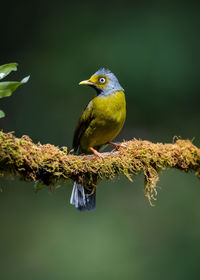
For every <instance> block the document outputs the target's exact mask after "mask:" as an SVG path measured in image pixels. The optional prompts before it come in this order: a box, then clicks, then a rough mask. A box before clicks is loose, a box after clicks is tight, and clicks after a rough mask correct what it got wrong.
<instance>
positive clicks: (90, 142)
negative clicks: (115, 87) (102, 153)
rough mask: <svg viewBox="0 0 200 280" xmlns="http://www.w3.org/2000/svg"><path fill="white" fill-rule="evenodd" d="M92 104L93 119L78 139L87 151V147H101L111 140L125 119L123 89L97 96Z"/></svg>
mask: <svg viewBox="0 0 200 280" xmlns="http://www.w3.org/2000/svg"><path fill="white" fill-rule="evenodd" d="M88 106H92V112H93V113H92V115H93V119H92V121H91V123H90V125H89V126H88V128H87V129H86V131H85V132H84V134H83V135H82V137H81V139H80V147H81V150H82V151H84V152H89V147H97V148H99V147H101V146H102V145H104V144H106V143H107V142H109V141H112V140H113V139H114V138H115V137H116V136H117V135H118V133H119V132H120V130H121V129H122V127H123V125H124V122H125V119H126V100H125V95H124V92H123V91H116V92H114V93H112V94H109V95H108V96H100V95H99V96H97V97H95V98H93V99H92V101H91V102H90V103H89V105H88Z"/></svg>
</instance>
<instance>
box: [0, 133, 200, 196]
mask: <svg viewBox="0 0 200 280" xmlns="http://www.w3.org/2000/svg"><path fill="white" fill-rule="evenodd" d="M124 145H126V148H124V147H122V148H120V149H119V150H118V151H116V152H110V153H104V159H100V158H97V157H96V156H93V155H79V156H77V155H72V154H70V153H69V152H67V148H66V147H62V148H58V147H55V146H54V145H51V144H46V145H41V144H40V143H38V144H34V143H33V142H32V140H31V139H30V138H29V137H28V136H23V137H22V138H16V137H15V136H14V135H13V133H4V132H2V131H0V175H1V176H5V175H6V174H10V175H14V176H15V175H18V176H20V178H21V179H22V180H25V181H38V182H41V183H43V184H45V185H48V186H49V187H50V188H54V186H55V184H56V182H58V181H60V180H69V179H71V180H77V181H78V182H81V183H83V184H84V186H86V185H87V184H94V182H95V183H96V182H97V181H99V180H101V179H103V178H106V179H113V178H114V177H115V176H117V175H119V174H124V175H125V176H126V177H128V179H130V180H132V179H131V175H136V174H138V173H139V172H143V174H144V177H145V195H146V196H147V197H148V199H149V201H151V199H152V198H155V196H156V194H157V192H156V183H157V181H158V178H159V172H160V171H161V170H164V169H166V168H176V169H179V170H183V171H186V172H188V171H194V172H195V174H196V175H197V176H198V178H199V179H200V149H199V148H197V147H196V146H194V145H193V144H192V142H191V141H190V140H180V139H179V140H177V141H176V142H175V143H173V144H162V143H157V144H154V143H151V142H149V141H141V140H135V139H133V140H131V141H127V142H124Z"/></svg>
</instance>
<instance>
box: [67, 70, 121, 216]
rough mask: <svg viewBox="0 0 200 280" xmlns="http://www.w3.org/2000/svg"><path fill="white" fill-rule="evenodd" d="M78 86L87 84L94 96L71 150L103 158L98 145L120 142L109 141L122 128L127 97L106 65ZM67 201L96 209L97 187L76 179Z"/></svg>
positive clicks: (115, 144) (81, 208) (81, 206)
mask: <svg viewBox="0 0 200 280" xmlns="http://www.w3.org/2000/svg"><path fill="white" fill-rule="evenodd" d="M79 85H88V86H90V87H92V88H94V89H95V90H96V96H95V97H94V98H93V99H92V100H91V101H90V102H89V103H88V105H87V106H86V108H85V110H84V111H83V113H82V115H81V117H80V119H79V121H78V123H77V125H76V128H75V131H74V136H73V141H72V149H73V150H74V152H77V153H78V154H92V153H93V154H95V155H96V156H97V157H100V158H103V155H102V154H101V153H100V152H99V150H100V148H102V147H105V145H107V144H111V145H113V146H115V147H116V148H118V147H120V145H121V144H117V143H112V142H111V141H112V140H113V139H114V138H115V137H116V136H117V135H118V134H119V132H120V131H121V129H122V127H123V125H124V123H125V119H126V99H125V93H124V89H123V88H122V86H121V85H120V83H119V81H118V79H117V77H116V76H115V75H114V74H113V73H112V72H111V71H110V70H109V69H106V68H101V69H99V70H98V71H97V72H95V73H94V74H93V75H92V76H91V77H90V78H89V79H88V80H84V81H81V82H80V83H79ZM70 204H72V205H74V206H75V207H76V208H77V209H78V210H79V211H85V210H88V211H91V210H94V209H95V204H96V188H94V186H89V187H88V186H87V187H84V186H83V185H82V184H81V183H80V182H78V180H77V181H75V182H74V186H73V190H72V194H71V198H70Z"/></svg>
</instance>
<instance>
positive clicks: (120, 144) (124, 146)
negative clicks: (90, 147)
mask: <svg viewBox="0 0 200 280" xmlns="http://www.w3.org/2000/svg"><path fill="white" fill-rule="evenodd" d="M107 144H109V145H112V146H113V147H115V149H117V150H118V149H119V148H126V145H125V144H123V143H113V142H108V143H107Z"/></svg>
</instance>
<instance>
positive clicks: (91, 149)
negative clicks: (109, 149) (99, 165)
mask: <svg viewBox="0 0 200 280" xmlns="http://www.w3.org/2000/svg"><path fill="white" fill-rule="evenodd" d="M90 151H92V152H93V154H94V155H95V156H97V157H98V158H101V159H104V156H103V155H102V154H101V153H99V152H97V150H95V149H94V148H92V147H90Z"/></svg>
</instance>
